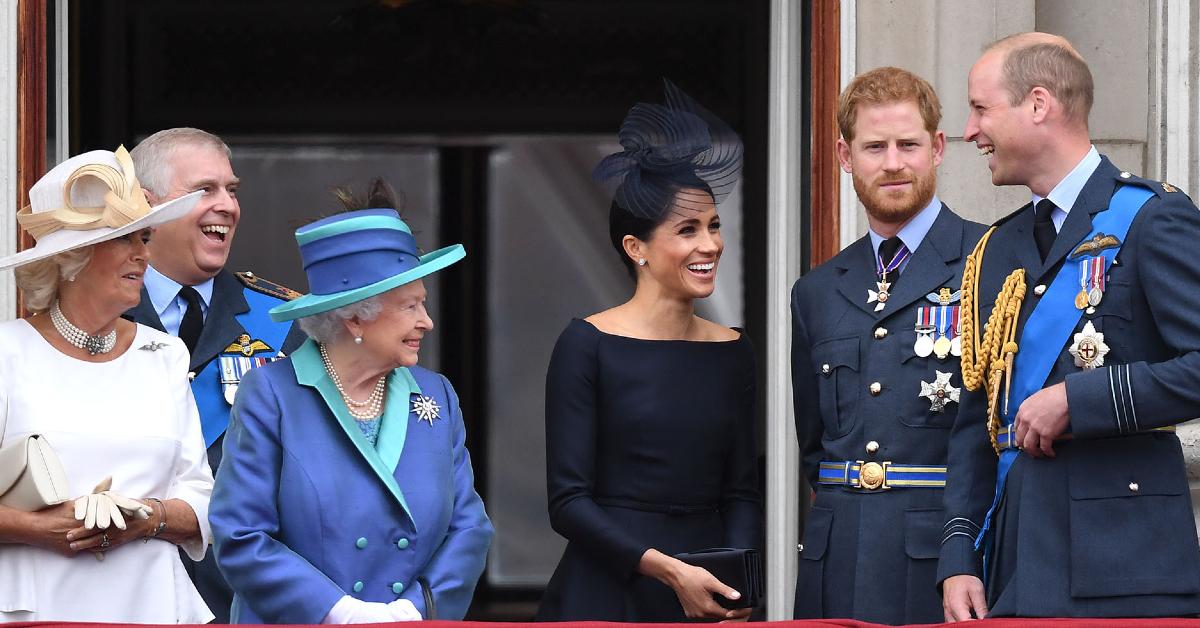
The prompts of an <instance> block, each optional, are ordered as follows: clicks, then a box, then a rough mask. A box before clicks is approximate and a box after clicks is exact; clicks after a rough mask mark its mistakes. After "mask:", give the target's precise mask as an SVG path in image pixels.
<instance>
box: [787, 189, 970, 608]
mask: <svg viewBox="0 0 1200 628" xmlns="http://www.w3.org/2000/svg"><path fill="white" fill-rule="evenodd" d="M983 230H984V228H983V225H980V224H977V223H973V222H968V221H966V220H963V219H962V218H960V217H959V216H957V215H956V214H954V213H953V212H952V211H950V208H948V207H946V206H945V205H943V206H942V207H941V211H940V212H939V214H938V216H937V219H936V220H935V221H934V223H933V225H932V226H931V227H930V229H929V232H928V233H927V234H926V235H925V238H924V239H923V240H922V241H921V244H920V246H918V247H917V250H916V251H915V252H914V253H913V255H912V257H911V258H910V259H909V261H908V265H907V266H906V267H905V268H904V271H903V273H901V275H900V277H899V279H898V280H897V282H896V284H895V286H894V288H893V290H892V291H891V297H890V298H889V299H888V301H887V306H886V307H885V308H884V309H883V311H880V312H876V311H875V304H874V303H867V289H868V288H874V287H875V281H876V279H877V278H876V274H875V253H874V250H873V249H872V247H871V240H870V238H869V237H867V236H864V237H863V238H861V239H859V240H858V241H857V242H855V243H854V244H851V245H850V246H848V247H846V249H845V250H843V251H842V252H841V253H839V254H838V255H837V256H835V257H834V258H833V259H831V260H829V261H828V262H826V263H825V264H822V265H821V266H820V267H818V268H815V269H813V270H812V271H811V272H810V273H808V274H806V275H805V276H804V277H801V278H800V280H798V281H797V282H796V285H795V287H794V288H793V289H792V390H793V393H794V394H795V411H796V430H797V434H798V435H799V441H800V447H801V455H802V461H801V463H802V467H803V470H804V473H805V475H806V477H807V478H808V481H809V483H810V485H812V486H813V487H815V489H816V500H815V501H814V503H813V507H812V510H811V512H810V513H809V516H808V518H807V519H806V523H805V528H804V537H803V541H804V550H803V552H802V553H801V556H800V558H801V560H800V565H799V579H798V582H797V586H796V617H797V618H798V619H803V618H818V617H848V618H854V619H858V620H863V621H870V622H880V623H893V624H896V623H900V624H904V623H928V622H938V621H941V619H942V610H941V608H942V607H941V600H940V599H939V598H938V595H937V589H936V588H935V587H934V574H935V572H936V569H937V560H936V559H937V552H938V544H939V541H940V539H941V531H942V524H943V523H944V520H945V518H944V516H943V513H942V509H941V501H942V489H940V488H928V487H899V488H892V489H888V490H874V491H864V490H860V489H856V488H849V487H842V486H833V485H821V484H818V483H817V473H818V468H819V465H820V463H821V461H846V460H853V461H857V460H864V461H876V462H880V463H882V462H884V461H890V462H894V463H897V464H909V465H914V464H915V465H945V464H946V446H947V441H948V440H949V434H950V426H951V425H952V424H953V422H954V418H955V416H956V414H957V412H958V404H957V403H949V404H948V405H947V406H946V407H945V408H944V409H943V410H942V411H941V412H935V411H933V410H932V405H931V403H930V401H929V400H928V399H925V398H922V397H920V396H919V393H920V392H921V390H922V387H921V383H922V382H928V383H934V382H935V379H936V377H937V372H938V371H941V372H943V373H950V374H951V380H950V384H951V385H953V386H955V387H961V386H962V378H961V377H960V376H959V364H958V359H957V358H955V357H953V356H951V355H947V357H946V359H945V360H941V361H939V360H938V359H937V358H936V357H935V356H932V355H931V356H929V357H920V356H918V355H917V354H916V353H915V352H914V349H913V345H914V343H915V341H916V338H917V332H916V330H915V322H916V314H917V311H918V308H920V307H930V306H933V305H934V304H933V303H931V302H930V301H929V300H928V299H927V298H926V296H927V295H928V294H930V293H934V294H936V293H938V292H939V291H940V289H941V288H946V287H948V288H950V289H951V292H953V291H956V290H958V286H959V284H961V283H962V270H963V262H964V261H965V260H966V258H967V255H968V254H970V252H971V249H972V248H973V247H974V245H975V242H976V241H978V240H979V237H980V236H981V235H982V234H983ZM873 382H878V383H879V386H880V387H879V392H878V394H872V393H871V388H870V387H871V384H872V383H873Z"/></svg>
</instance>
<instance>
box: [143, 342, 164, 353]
mask: <svg viewBox="0 0 1200 628" xmlns="http://www.w3.org/2000/svg"><path fill="white" fill-rule="evenodd" d="M166 346H167V343H165V342H159V341H157V340H151V341H150V344H145V345H142V346H140V347H138V350H139V351H158V350H159V349H163V348H165V347H166Z"/></svg>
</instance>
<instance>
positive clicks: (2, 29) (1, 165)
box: [0, 0, 18, 320]
mask: <svg viewBox="0 0 1200 628" xmlns="http://www.w3.org/2000/svg"><path fill="white" fill-rule="evenodd" d="M17 41H18V38H17V0H0V98H2V99H3V102H0V256H6V255H12V254H13V253H16V252H17V237H18V236H17V216H16V212H17V210H16V208H17V203H18V198H17V194H18V193H17V54H18V49H17ZM16 312H17V293H16V284H15V282H14V281H13V276H12V273H11V272H0V320H9V319H11V318H12V317H13V316H14V315H15V314H16Z"/></svg>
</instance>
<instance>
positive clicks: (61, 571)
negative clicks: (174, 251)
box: [0, 147, 212, 623]
mask: <svg viewBox="0 0 1200 628" xmlns="http://www.w3.org/2000/svg"><path fill="white" fill-rule="evenodd" d="M29 196H30V199H31V205H30V206H29V207H26V208H25V209H23V210H21V211H20V212H19V213H18V216H17V218H18V220H19V221H20V223H21V225H22V226H23V227H24V228H25V229H26V230H27V231H29V232H30V233H31V234H32V235H33V236H34V238H36V240H37V245H36V246H34V247H33V248H31V249H29V250H26V251H22V252H21V253H18V254H16V255H13V256H10V257H7V258H3V259H0V269H7V268H12V267H17V268H16V280H17V285H18V286H19V287H20V288H21V291H22V294H23V296H24V299H25V305H26V307H27V308H28V309H29V310H30V311H31V312H33V313H34V315H33V316H32V317H30V318H25V319H17V320H13V321H9V322H5V323H0V451H11V450H10V449H8V447H10V446H11V447H20V446H21V443H22V441H25V440H26V439H27V438H28V437H30V435H35V434H36V435H39V437H40V438H44V439H45V441H46V442H48V443H49V444H50V445H51V446H52V449H53V451H54V452H55V453H56V454H57V458H58V461H59V462H60V463H61V468H60V469H58V474H59V475H57V478H56V479H57V480H59V481H64V482H65V485H63V486H55V487H54V488H55V490H56V492H58V493H61V495H60V496H59V497H58V498H57V499H53V500H48V503H50V505H48V506H47V505H46V504H39V505H38V506H36V507H35V508H37V509H27V508H28V506H25V507H21V506H14V505H11V504H12V503H14V502H13V501H12V500H9V501H8V502H7V503H8V504H10V505H4V504H5V503H6V499H5V491H6V490H8V489H11V487H6V486H0V583H3V585H2V586H0V621H47V620H53V621H88V622H121V623H131V622H139V623H143V622H144V623H200V622H206V621H208V620H209V619H211V618H212V613H210V612H209V610H208V608H207V607H206V606H205V605H204V602H203V601H202V600H201V599H200V596H199V594H197V593H196V590H195V588H193V587H192V584H191V581H190V580H189V579H188V576H187V573H186V572H185V571H184V567H183V564H182V563H181V562H180V556H179V552H177V551H176V546H179V547H181V548H183V549H184V550H185V552H186V553H187V554H188V556H190V557H191V558H193V559H194V560H199V559H200V558H202V557H203V556H204V550H205V546H206V545H207V543H208V536H209V534H208V529H209V528H208V523H207V518H208V500H209V495H210V493H211V491H212V473H211V472H210V471H209V467H208V462H207V459H206V457H205V452H204V442H203V440H202V438H201V436H200V424H199V420H198V418H197V415H196V406H195V402H194V401H193V399H192V394H191V391H190V389H189V387H188V380H187V364H188V353H187V349H186V348H184V346H183V344H182V343H181V342H180V341H179V340H178V339H176V338H174V337H171V336H168V335H166V334H164V333H162V332H159V331H156V330H154V329H151V328H149V327H145V326H142V325H136V324H134V323H131V322H129V321H126V320H124V319H122V318H121V313H122V312H124V311H125V310H127V309H129V308H130V307H133V306H135V305H137V303H138V301H139V299H140V298H141V290H142V276H143V273H145V271H146V264H147V261H148V251H147V249H146V243H147V242H148V241H149V239H150V238H151V237H152V236H153V227H154V226H155V225H159V224H162V223H164V222H167V221H170V220H174V219H176V218H178V217H180V216H182V215H184V214H185V213H187V211H188V210H189V209H190V208H191V207H192V205H193V204H195V202H196V196H195V195H189V196H185V197H182V198H179V199H176V200H173V201H171V202H168V203H165V204H163V205H160V206H158V207H153V208H151V207H150V206H149V205H148V204H147V203H146V199H145V196H144V195H143V193H142V190H141V186H140V185H139V184H138V181H137V179H136V177H135V175H134V172H133V163H132V161H131V160H130V158H129V154H128V153H127V152H126V151H125V149H124V148H123V147H122V148H119V149H118V150H117V152H116V153H112V152H108V151H92V152H89V153H85V154H83V155H79V156H77V157H73V158H71V159H69V160H67V161H65V162H63V163H62V164H60V165H58V166H57V167H55V168H54V169H53V170H51V171H50V172H49V173H47V174H46V176H44V177H42V179H41V180H40V181H38V182H37V184H35V185H34V186H33V188H32V189H31V190H30V192H29ZM5 459H6V460H8V461H10V463H11V461H12V460H13V458H12V457H6V458H5ZM52 466H53V465H52ZM0 471H2V470H0ZM9 471H12V470H11V469H10V470H9ZM0 475H3V474H2V473H0ZM9 477H11V474H10V475H9ZM80 496H81V497H80ZM67 497H77V499H73V500H69V501H63V500H64V499H65V498H67ZM53 502H61V503H57V504H55V503H53ZM43 506H45V507H43Z"/></svg>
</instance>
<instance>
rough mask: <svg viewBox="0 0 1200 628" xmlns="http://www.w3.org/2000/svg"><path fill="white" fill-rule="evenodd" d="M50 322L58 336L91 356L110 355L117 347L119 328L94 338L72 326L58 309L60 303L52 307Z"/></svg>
mask: <svg viewBox="0 0 1200 628" xmlns="http://www.w3.org/2000/svg"><path fill="white" fill-rule="evenodd" d="M50 322H51V323H54V329H55V330H57V331H58V334H59V335H60V336H62V337H63V340H66V341H67V342H68V343H70V344H71V346H72V347H78V348H80V349H83V350H84V351H87V352H88V353H89V354H90V355H96V354H97V353H108V352H109V351H112V350H113V347H115V346H117V328H116V327H113V328H112V329H111V330H109V332H108V333H107V334H102V335H99V336H93V335H91V334H89V333H87V332H86V331H83V330H82V329H80V328H78V327H76V326H74V325H72V324H71V321H69V320H67V317H66V316H63V313H62V310H61V309H59V307H58V301H57V300H56V301H55V302H54V305H52V306H51V307H50Z"/></svg>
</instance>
